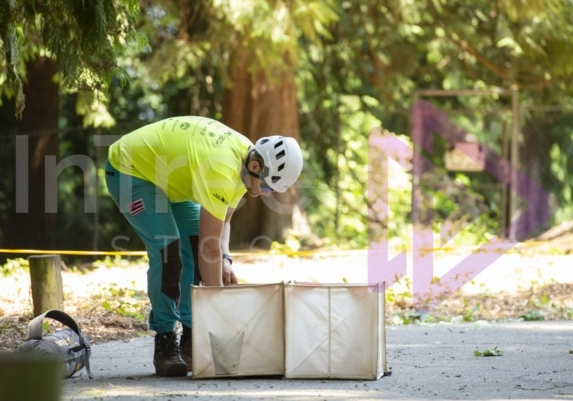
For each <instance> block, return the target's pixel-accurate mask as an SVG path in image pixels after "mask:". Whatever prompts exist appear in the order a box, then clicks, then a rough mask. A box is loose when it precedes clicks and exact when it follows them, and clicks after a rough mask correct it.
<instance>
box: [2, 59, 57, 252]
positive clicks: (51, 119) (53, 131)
mask: <svg viewBox="0 0 573 401" xmlns="http://www.w3.org/2000/svg"><path fill="white" fill-rule="evenodd" d="M27 71H28V72H27V77H28V80H27V83H26V85H25V87H24V94H25V96H26V108H25V109H24V113H23V115H22V120H21V122H20V124H19V126H18V134H19V136H18V138H17V143H18V144H19V145H17V146H16V166H15V171H16V176H15V181H16V182H15V191H14V194H15V195H14V196H15V202H14V209H13V211H12V215H11V224H10V229H9V233H8V235H7V242H8V243H9V245H10V246H11V247H18V248H20V247H24V248H40V249H42V248H48V249H49V248H52V247H53V246H54V241H53V238H54V230H55V228H56V227H55V223H56V214H55V213H53V212H52V213H46V206H47V205H48V201H49V200H53V199H55V193H57V183H56V182H51V181H53V180H50V182H46V179H45V171H46V168H45V167H46V163H45V161H46V156H56V155H57V153H58V101H59V100H58V99H59V97H58V94H59V93H58V85H57V84H55V83H54V82H53V77H54V74H55V73H56V66H55V64H54V63H53V61H51V60H50V59H48V58H45V57H38V58H36V59H35V60H32V61H30V62H29V63H28V64H27Z"/></svg>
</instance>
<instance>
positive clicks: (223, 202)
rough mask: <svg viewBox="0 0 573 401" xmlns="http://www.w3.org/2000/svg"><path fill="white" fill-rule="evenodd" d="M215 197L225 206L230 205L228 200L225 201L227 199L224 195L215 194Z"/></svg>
mask: <svg viewBox="0 0 573 401" xmlns="http://www.w3.org/2000/svg"><path fill="white" fill-rule="evenodd" d="M213 197H215V198H216V199H219V200H220V201H221V203H222V204H224V205H228V204H229V201H228V200H227V199H225V197H224V196H223V195H220V194H213Z"/></svg>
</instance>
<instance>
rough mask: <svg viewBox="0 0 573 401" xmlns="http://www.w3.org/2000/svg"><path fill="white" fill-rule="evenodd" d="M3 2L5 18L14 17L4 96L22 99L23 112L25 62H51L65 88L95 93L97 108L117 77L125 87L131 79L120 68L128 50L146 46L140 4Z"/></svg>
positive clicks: (7, 38)
mask: <svg viewBox="0 0 573 401" xmlns="http://www.w3.org/2000/svg"><path fill="white" fill-rule="evenodd" d="M2 3H3V6H4V8H5V9H4V11H8V12H7V13H6V14H3V15H7V16H10V18H7V19H6V20H4V19H1V20H0V35H1V37H0V44H1V47H0V51H1V53H2V55H4V56H5V57H2V59H3V60H5V63H3V64H2V65H0V67H1V68H0V78H1V77H2V76H4V77H5V78H6V83H7V84H6V85H2V92H0V93H1V94H4V95H8V96H15V97H16V99H17V102H16V111H17V112H20V111H21V110H22V109H23V107H24V104H23V101H24V99H23V96H22V84H21V81H22V79H23V78H24V77H25V76H26V71H25V67H24V63H25V62H27V61H29V60H32V59H34V58H36V57H40V56H44V57H49V58H51V59H52V60H54V61H55V63H56V65H57V68H58V71H59V74H58V78H59V82H60V84H61V86H62V88H63V89H65V90H79V91H83V92H84V93H88V92H89V93H90V94H91V95H90V96H91V101H90V104H91V105H92V106H93V104H96V105H97V104H98V103H102V102H105V101H106V99H107V98H106V96H107V90H108V88H109V85H110V83H111V80H112V78H115V79H117V80H119V82H121V83H123V84H125V83H126V82H127V81H128V80H129V76H128V74H127V71H126V70H124V69H122V68H119V66H118V65H117V59H118V57H119V55H120V54H121V53H122V51H123V49H124V47H126V46H127V47H128V46H131V45H135V46H137V47H142V46H144V45H145V43H146V40H145V38H144V37H143V36H141V35H140V34H138V33H137V32H136V31H135V26H134V18H135V17H136V16H137V15H138V13H139V2H138V1H136V0H102V1H87V2H83V1H82V2H77V1H74V0H66V1H49V2H46V3H38V2H36V3H25V2H20V1H17V2H2ZM6 7H7V8H8V9H6Z"/></svg>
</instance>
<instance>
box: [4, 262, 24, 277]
mask: <svg viewBox="0 0 573 401" xmlns="http://www.w3.org/2000/svg"><path fill="white" fill-rule="evenodd" d="M29 268H30V264H29V263H28V259H22V258H16V259H7V260H6V263H4V264H3V265H2V266H0V274H2V276H4V277H8V276H10V275H12V274H14V273H16V272H18V271H20V270H28V269H29Z"/></svg>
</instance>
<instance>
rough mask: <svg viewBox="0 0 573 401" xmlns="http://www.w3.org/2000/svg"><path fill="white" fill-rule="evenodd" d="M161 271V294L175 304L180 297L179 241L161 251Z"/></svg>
mask: <svg viewBox="0 0 573 401" xmlns="http://www.w3.org/2000/svg"><path fill="white" fill-rule="evenodd" d="M161 260H162V262H163V271H162V274H161V292H163V293H164V294H165V295H167V296H168V297H169V298H171V299H173V300H174V301H176V302H179V298H180V297H181V285H180V280H181V271H182V269H183V263H182V262H181V240H176V241H173V242H172V243H171V244H169V245H167V246H166V247H165V248H163V249H162V250H161Z"/></svg>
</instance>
